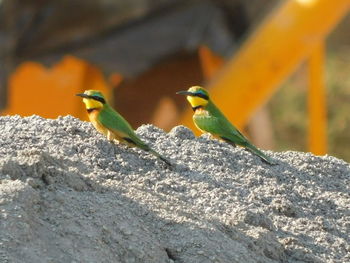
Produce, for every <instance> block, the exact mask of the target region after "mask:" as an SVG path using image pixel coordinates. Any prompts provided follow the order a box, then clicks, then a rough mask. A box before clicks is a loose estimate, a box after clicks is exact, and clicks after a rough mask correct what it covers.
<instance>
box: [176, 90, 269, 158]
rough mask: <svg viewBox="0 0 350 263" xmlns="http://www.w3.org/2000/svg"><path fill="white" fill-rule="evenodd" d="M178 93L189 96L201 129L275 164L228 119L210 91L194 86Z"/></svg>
mask: <svg viewBox="0 0 350 263" xmlns="http://www.w3.org/2000/svg"><path fill="white" fill-rule="evenodd" d="M177 94H181V95H186V96H187V97H186V98H187V100H188V102H189V103H190V104H191V106H192V109H193V111H194V114H193V122H194V124H195V125H196V127H197V128H198V129H199V130H200V131H202V132H208V133H210V134H211V135H213V136H215V137H218V138H220V139H222V140H224V141H226V142H227V143H229V144H231V145H233V146H236V144H237V145H240V146H242V147H245V148H247V149H248V150H250V151H251V152H253V153H255V154H256V155H258V156H259V157H260V158H261V159H262V160H264V161H265V162H267V163H269V164H274V162H273V161H272V160H271V159H270V158H269V157H268V156H266V155H265V154H264V153H263V152H262V151H260V150H259V149H258V148H256V147H255V146H254V145H253V144H252V143H250V142H249V141H248V139H247V138H246V137H244V136H243V134H242V133H240V132H239V130H237V128H236V127H235V126H233V125H232V124H231V123H230V122H229V121H228V120H227V118H226V117H225V116H224V114H223V113H222V112H221V111H220V110H219V109H218V108H217V107H216V106H215V104H214V103H213V102H212V101H211V99H210V97H209V93H208V91H206V90H205V89H204V88H202V87H199V86H193V87H191V88H189V89H188V90H187V91H179V92H177Z"/></svg>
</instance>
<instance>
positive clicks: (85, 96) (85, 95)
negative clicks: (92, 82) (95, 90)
mask: <svg viewBox="0 0 350 263" xmlns="http://www.w3.org/2000/svg"><path fill="white" fill-rule="evenodd" d="M75 95H76V96H79V97H83V98H87V99H89V98H90V96H89V95H87V94H85V93H78V94H75Z"/></svg>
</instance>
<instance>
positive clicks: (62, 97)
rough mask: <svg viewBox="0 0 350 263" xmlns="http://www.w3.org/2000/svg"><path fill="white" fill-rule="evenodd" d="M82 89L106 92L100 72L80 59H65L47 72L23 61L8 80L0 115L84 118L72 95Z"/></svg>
mask: <svg viewBox="0 0 350 263" xmlns="http://www.w3.org/2000/svg"><path fill="white" fill-rule="evenodd" d="M86 89H98V90H101V91H102V92H104V93H105V94H109V92H110V89H109V87H108V84H107V83H106V82H105V80H104V78H103V75H102V73H101V72H100V71H99V70H98V69H97V68H96V67H94V66H92V65H90V64H88V63H87V62H85V61H83V60H81V59H78V58H75V57H73V56H65V57H64V58H63V59H62V61H60V62H59V63H57V64H56V65H55V66H53V67H52V68H50V69H47V68H45V67H43V66H42V65H41V64H39V63H35V62H25V63H23V64H21V65H20V66H19V67H18V68H17V70H16V71H15V72H14V73H13V74H12V75H11V77H10V79H9V86H8V98H7V105H8V106H7V108H6V109H5V110H4V111H2V112H0V113H1V115H6V114H9V115H12V114H19V115H22V116H29V115H33V114H36V115H40V116H42V117H45V118H56V117H57V116H59V115H67V114H71V115H73V116H75V117H79V118H81V119H87V117H86V112H85V107H83V105H81V99H79V98H78V97H76V96H75V94H76V93H81V92H83V91H84V90H86Z"/></svg>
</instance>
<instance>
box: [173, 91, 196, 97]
mask: <svg viewBox="0 0 350 263" xmlns="http://www.w3.org/2000/svg"><path fill="white" fill-rule="evenodd" d="M176 94H179V95H187V96H193V95H194V94H193V93H192V92H190V91H187V90H182V91H178V92H176Z"/></svg>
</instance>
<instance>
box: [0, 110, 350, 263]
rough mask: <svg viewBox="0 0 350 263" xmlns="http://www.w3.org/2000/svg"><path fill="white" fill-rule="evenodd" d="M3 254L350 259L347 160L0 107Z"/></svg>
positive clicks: (103, 258)
mask: <svg viewBox="0 0 350 263" xmlns="http://www.w3.org/2000/svg"><path fill="white" fill-rule="evenodd" d="M0 130H1V134H0V156H1V158H0V262H36V263H37V262H169V263H170V262H184V263H191V262H193V263H195V262H200V263H203V262H208V263H209V262H220V263H222V262H230V263H232V262H233V263H234V262H237V263H241V262H246V263H249V262H350V239H349V236H350V194H349V193H350V190H349V188H350V166H349V164H348V163H346V162H344V161H342V160H339V159H337V158H334V157H331V156H324V157H317V156H314V155H312V154H306V153H299V152H282V153H273V152H267V153H268V154H269V155H270V156H271V157H272V158H274V159H275V160H276V161H277V163H278V164H277V165H275V166H270V165H268V164H266V163H263V162H262V161H261V160H260V159H259V158H258V157H256V156H254V155H252V154H250V153H249V152H247V151H245V150H244V149H242V148H233V147H232V146H230V145H228V144H226V143H224V142H219V141H217V140H212V139H210V138H209V137H208V136H206V135H204V136H201V137H198V138H195V136H194V135H193V133H192V132H191V131H190V130H188V129H187V128H185V127H182V126H178V127H175V128H174V129H173V130H172V131H171V132H169V133H168V134H167V133H164V132H163V131H162V130H160V129H158V128H156V127H154V126H151V125H145V126H142V127H140V128H139V129H138V130H137V132H138V134H139V135H140V136H141V137H142V138H143V139H144V140H145V141H147V142H148V143H149V144H150V145H152V147H153V148H155V149H156V150H158V151H159V152H160V153H162V154H163V155H164V156H166V157H168V158H169V159H171V161H172V163H174V167H173V168H172V169H168V168H167V167H166V166H165V165H164V163H162V161H160V160H158V159H155V157H153V156H152V155H150V154H148V153H145V152H143V151H141V150H138V149H131V148H127V147H125V146H122V145H118V144H111V143H109V142H108V141H107V140H106V139H105V138H104V137H103V136H102V135H100V134H98V133H97V132H96V131H95V129H94V128H93V127H92V126H91V124H90V123H87V122H81V121H79V120H78V119H75V118H73V117H70V116H67V117H61V118H58V119H54V120H47V119H43V118H40V117H37V116H32V117H27V118H21V117H19V116H12V117H0Z"/></svg>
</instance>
